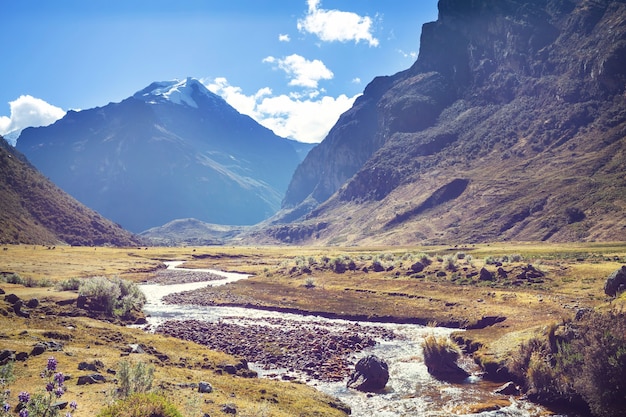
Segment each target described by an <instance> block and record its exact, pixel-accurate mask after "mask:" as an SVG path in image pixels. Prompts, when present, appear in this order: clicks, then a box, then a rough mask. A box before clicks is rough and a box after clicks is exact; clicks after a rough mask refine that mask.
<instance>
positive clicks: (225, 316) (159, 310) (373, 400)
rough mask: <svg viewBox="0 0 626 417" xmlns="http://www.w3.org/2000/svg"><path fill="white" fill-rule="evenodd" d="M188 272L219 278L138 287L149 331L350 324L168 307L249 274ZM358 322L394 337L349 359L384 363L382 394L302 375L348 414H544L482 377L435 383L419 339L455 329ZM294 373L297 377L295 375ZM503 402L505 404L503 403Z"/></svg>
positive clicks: (174, 265)
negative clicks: (200, 325)
mask: <svg viewBox="0 0 626 417" xmlns="http://www.w3.org/2000/svg"><path fill="white" fill-rule="evenodd" d="M180 264H182V262H168V263H167V265H168V268H169V269H170V270H174V271H176V270H179V271H185V269H183V268H180V267H179V265H180ZM193 271H195V272H207V273H212V274H218V275H221V276H223V277H224V279H220V280H212V281H205V282H193V283H186V284H173V285H160V284H144V285H141V289H142V291H143V292H144V294H145V295H146V299H147V302H146V305H145V307H144V311H145V313H146V315H147V316H148V317H147V319H148V327H147V328H148V329H154V328H156V327H157V326H158V325H160V324H162V323H165V322H166V321H168V320H201V321H207V322H216V321H220V322H224V323H226V322H231V323H238V324H241V323H255V324H256V325H268V326H269V325H272V323H275V321H276V319H280V320H281V321H283V320H284V321H287V322H294V323H298V324H299V325H302V324H306V323H311V325H315V326H322V327H325V326H327V327H328V328H333V329H339V330H340V329H341V328H342V327H346V326H349V325H354V322H348V321H345V320H337V319H325V318H321V317H316V316H305V315H296V314H288V313H279V312H269V311H263V310H255V309H248V308H238V307H202V306H191V305H168V304H165V303H163V301H162V299H163V297H164V296H166V295H168V294H171V293H177V292H182V291H189V290H194V289H198V288H202V287H206V286H207V285H213V286H215V285H225V284H228V283H232V282H235V281H238V280H241V279H246V278H248V275H245V274H237V273H228V272H221V271H216V270H209V269H206V270H205V269H194V270H193ZM359 325H361V326H371V327H379V328H384V329H386V330H390V331H392V332H394V333H395V334H396V335H398V336H399V337H398V338H396V339H393V340H384V339H380V340H377V343H376V345H375V346H374V347H371V348H367V349H365V350H363V351H361V352H359V353H358V354H354V355H353V356H352V357H350V360H351V361H352V362H354V363H356V361H358V359H360V358H361V357H363V356H366V355H368V354H374V355H376V356H378V357H380V358H383V359H384V360H385V361H386V362H387V363H388V365H389V374H390V378H389V382H388V384H387V387H386V389H385V391H384V392H382V393H377V394H366V393H362V392H359V391H355V390H352V389H348V388H346V386H345V382H323V381H318V380H315V379H310V378H308V379H304V378H303V380H304V381H305V382H306V383H307V384H310V385H312V386H315V387H316V388H317V389H318V390H320V391H322V392H325V393H327V394H329V395H332V396H333V397H336V398H338V399H340V400H341V401H343V402H344V403H346V404H347V405H349V406H350V407H351V409H352V416H356V417H361V416H368V417H372V416H377V417H378V416H380V417H398V416H420V417H421V416H423V417H434V416H437V417H439V416H482V417H491V416H493V417H495V416H498V417H505V416H506V417H535V416H540V415H546V410H544V409H542V408H541V407H539V406H537V405H535V404H532V403H530V402H528V401H524V400H520V399H516V398H514V397H505V396H502V395H497V394H494V393H493V391H494V390H495V389H496V388H497V385H496V384H493V383H490V382H488V381H484V380H482V379H481V378H480V377H479V376H471V377H469V378H468V379H467V380H466V381H465V382H464V383H463V384H450V383H445V382H440V381H438V380H436V379H434V378H433V377H431V376H430V374H429V373H428V371H427V369H426V366H425V365H424V361H423V354H422V343H423V340H424V337H425V336H426V335H429V334H435V335H438V336H447V335H450V333H452V332H453V331H455V330H453V329H447V328H442V327H424V326H419V325H409V324H387V323H369V322H360V323H359ZM250 368H251V369H254V370H256V371H257V372H258V373H259V376H260V377H277V376H279V375H280V374H281V372H285V373H287V371H286V370H282V369H270V370H267V369H263V368H261V367H260V366H258V365H256V364H254V363H251V364H250ZM295 376H296V377H297V375H295ZM497 402H501V403H502V406H501V407H500V408H498V409H496V410H493V411H482V412H479V413H475V414H472V413H471V411H470V410H472V409H473V408H474V407H476V406H477V405H479V404H495V403H497ZM507 403H508V404H509V405H506V404H507ZM563 417H565V416H563Z"/></svg>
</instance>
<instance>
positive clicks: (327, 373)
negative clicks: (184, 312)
mask: <svg viewBox="0 0 626 417" xmlns="http://www.w3.org/2000/svg"><path fill="white" fill-rule="evenodd" d="M267 320H268V322H269V323H268V325H259V324H255V322H254V320H250V323H244V321H245V319H240V320H239V321H238V323H236V324H235V323H228V322H225V321H223V322H216V323H210V322H202V321H197V320H184V321H175V322H166V323H164V324H162V325H160V326H159V327H158V328H157V329H156V332H157V333H164V334H167V335H170V336H174V337H178V338H180V339H185V340H191V341H194V342H196V343H200V344H203V345H206V346H209V347H210V348H211V349H215V350H220V351H223V352H226V353H229V354H231V355H235V356H239V357H243V358H245V359H247V360H248V361H250V362H254V363H256V364H257V365H259V366H261V367H262V368H264V369H267V370H271V369H278V368H285V369H291V370H293V371H297V372H300V373H301V374H304V375H306V376H307V377H310V378H313V379H318V380H324V381H341V380H343V379H344V378H346V377H347V376H348V375H349V373H350V370H349V368H350V362H349V361H348V356H349V355H351V354H353V353H355V352H359V351H361V350H363V349H365V348H367V347H370V346H374V345H375V344H376V341H375V339H374V338H375V337H380V338H385V339H391V338H393V337H395V336H394V335H393V334H392V333H391V332H389V331H387V330H383V329H377V328H373V327H369V326H361V325H359V324H350V325H347V326H342V327H333V326H331V325H324V324H323V323H320V322H306V323H300V322H293V321H289V320H285V319H278V318H276V319H267ZM234 367H235V369H233V368H232V367H230V366H224V367H221V369H219V370H218V371H222V372H225V373H233V371H235V375H238V376H253V375H251V374H250V373H251V372H253V371H250V370H248V369H247V363H246V365H245V367H237V365H236V364H235V365H234Z"/></svg>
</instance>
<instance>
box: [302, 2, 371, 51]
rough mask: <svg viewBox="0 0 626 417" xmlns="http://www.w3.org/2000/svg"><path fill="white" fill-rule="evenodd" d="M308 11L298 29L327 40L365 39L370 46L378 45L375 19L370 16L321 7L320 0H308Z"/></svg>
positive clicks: (356, 40)
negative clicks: (375, 35) (374, 32)
mask: <svg viewBox="0 0 626 417" xmlns="http://www.w3.org/2000/svg"><path fill="white" fill-rule="evenodd" d="M307 3H308V6H309V8H308V11H307V14H306V16H305V18H304V19H299V20H298V30H299V31H301V32H308V33H312V34H314V35H316V36H317V37H319V38H320V39H321V40H322V41H325V42H334V41H338V42H348V41H354V42H356V43H358V42H360V41H365V42H367V43H368V44H369V46H378V43H379V41H378V39H376V38H375V37H374V35H373V34H372V30H373V27H372V26H373V21H372V19H371V18H370V17H369V16H360V15H358V14H356V13H352V12H345V11H341V10H325V9H321V8H320V7H319V6H320V0H308V1H307Z"/></svg>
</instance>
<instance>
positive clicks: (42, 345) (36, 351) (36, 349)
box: [30, 342, 48, 356]
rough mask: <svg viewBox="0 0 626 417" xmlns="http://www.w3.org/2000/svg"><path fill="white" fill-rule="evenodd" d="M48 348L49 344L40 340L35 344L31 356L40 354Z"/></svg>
mask: <svg viewBox="0 0 626 417" xmlns="http://www.w3.org/2000/svg"><path fill="white" fill-rule="evenodd" d="M46 350H48V345H46V344H45V343H42V342H39V343H37V344H36V345H35V346H33V350H31V352H30V356H38V355H41V354H42V353H44V352H45V351H46Z"/></svg>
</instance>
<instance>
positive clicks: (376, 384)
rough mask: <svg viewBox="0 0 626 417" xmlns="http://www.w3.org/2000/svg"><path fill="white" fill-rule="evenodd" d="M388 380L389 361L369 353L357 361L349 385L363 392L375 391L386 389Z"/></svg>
mask: <svg viewBox="0 0 626 417" xmlns="http://www.w3.org/2000/svg"><path fill="white" fill-rule="evenodd" d="M387 381H389V367H388V365H387V363H386V362H385V361H384V360H382V359H380V358H378V357H377V356H375V355H369V356H366V357H364V358H362V359H361V360H359V361H358V362H357V364H356V365H355V367H354V372H353V373H352V374H351V375H350V378H349V379H348V383H347V386H348V388H354V389H356V390H359V391H363V392H373V391H380V390H382V389H384V388H385V386H386V385H387Z"/></svg>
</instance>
